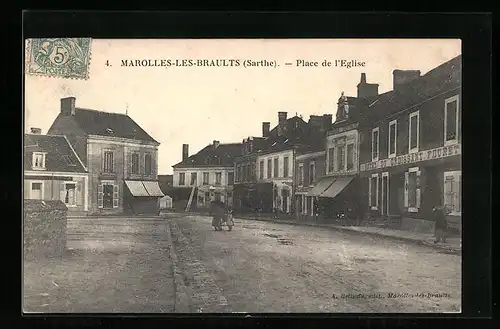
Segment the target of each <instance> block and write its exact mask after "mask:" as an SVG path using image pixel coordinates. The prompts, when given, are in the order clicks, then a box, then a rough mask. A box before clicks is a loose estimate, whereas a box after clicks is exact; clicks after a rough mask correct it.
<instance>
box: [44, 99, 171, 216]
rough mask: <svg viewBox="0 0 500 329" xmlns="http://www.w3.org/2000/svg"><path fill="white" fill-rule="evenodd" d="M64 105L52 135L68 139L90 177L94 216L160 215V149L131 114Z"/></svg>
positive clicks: (72, 103)
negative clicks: (125, 214)
mask: <svg viewBox="0 0 500 329" xmlns="http://www.w3.org/2000/svg"><path fill="white" fill-rule="evenodd" d="M75 103H76V99H75V98H74V97H67V98H63V99H61V109H60V113H59V115H58V116H57V117H56V119H55V120H54V122H53V124H52V126H51V127H50V129H49V131H48V134H54V135H64V136H66V138H67V139H68V140H69V142H70V144H71V145H72V146H73V148H74V149H75V152H76V153H77V154H78V156H79V157H80V159H81V160H82V162H83V163H84V164H85V166H86V167H87V170H88V173H89V186H88V194H89V195H88V200H89V207H88V209H89V213H90V214H91V215H111V214H121V213H128V214H155V213H158V211H159V203H158V199H159V198H160V197H163V193H162V192H161V190H160V188H159V186H158V146H159V145H160V143H158V142H157V141H156V140H154V139H153V138H152V137H151V136H150V135H149V134H148V133H147V132H146V131H144V130H143V129H142V128H141V127H140V126H139V125H138V124H137V123H136V122H135V121H134V120H133V119H132V118H130V117H129V116H128V115H126V114H120V113H109V112H102V111H97V110H92V109H84V108H78V107H76V106H75Z"/></svg>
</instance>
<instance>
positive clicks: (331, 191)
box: [321, 176, 354, 198]
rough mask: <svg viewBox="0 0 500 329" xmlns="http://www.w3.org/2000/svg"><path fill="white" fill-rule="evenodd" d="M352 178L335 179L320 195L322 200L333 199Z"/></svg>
mask: <svg viewBox="0 0 500 329" xmlns="http://www.w3.org/2000/svg"><path fill="white" fill-rule="evenodd" d="M353 178H354V177H352V176H348V177H337V179H336V180H335V181H334V182H333V184H332V185H330V187H328V188H327V189H326V191H325V192H323V193H321V197H323V198H335V197H336V196H337V195H338V194H339V193H340V192H342V190H343V189H345V187H346V186H347V185H348V184H349V183H350V182H351V181H352V180H353Z"/></svg>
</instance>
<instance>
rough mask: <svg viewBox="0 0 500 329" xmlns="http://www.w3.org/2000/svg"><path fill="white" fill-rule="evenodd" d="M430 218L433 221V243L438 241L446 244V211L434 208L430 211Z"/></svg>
mask: <svg viewBox="0 0 500 329" xmlns="http://www.w3.org/2000/svg"><path fill="white" fill-rule="evenodd" d="M432 217H433V219H434V235H435V237H436V240H435V241H434V243H438V242H440V241H442V242H443V243H446V236H447V233H448V223H447V221H446V211H445V209H444V207H442V206H436V207H434V209H433V210H432Z"/></svg>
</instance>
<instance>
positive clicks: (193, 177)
mask: <svg viewBox="0 0 500 329" xmlns="http://www.w3.org/2000/svg"><path fill="white" fill-rule="evenodd" d="M197 180H198V174H197V173H195V172H192V173H191V185H196V182H197Z"/></svg>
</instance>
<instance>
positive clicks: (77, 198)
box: [75, 182, 83, 206]
mask: <svg viewBox="0 0 500 329" xmlns="http://www.w3.org/2000/svg"><path fill="white" fill-rule="evenodd" d="M82 204H83V200H82V184H81V183H80V182H75V205H77V206H81V205H82Z"/></svg>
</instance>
